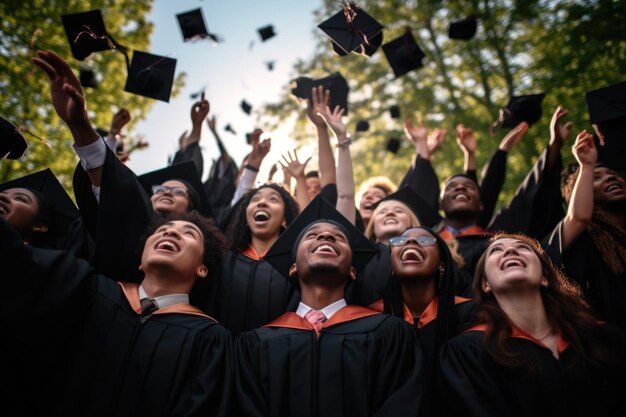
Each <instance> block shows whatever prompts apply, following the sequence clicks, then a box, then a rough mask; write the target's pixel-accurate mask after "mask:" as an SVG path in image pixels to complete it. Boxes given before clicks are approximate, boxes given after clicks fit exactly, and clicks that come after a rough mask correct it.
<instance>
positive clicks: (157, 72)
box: [124, 51, 176, 102]
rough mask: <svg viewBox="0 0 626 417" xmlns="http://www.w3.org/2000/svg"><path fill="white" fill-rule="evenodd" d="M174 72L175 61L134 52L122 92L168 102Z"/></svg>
mask: <svg viewBox="0 0 626 417" xmlns="http://www.w3.org/2000/svg"><path fill="white" fill-rule="evenodd" d="M175 71H176V60H175V59H173V58H168V57H164V56H160V55H153V54H149V53H147V52H141V51H135V52H134V53H133V60H132V61H131V63H130V68H129V70H128V78H127V79H126V86H125V87H124V91H128V92H129V93H134V94H139V95H141V96H145V97H150V98H154V99H157V100H161V101H165V102H169V101H170V94H171V93H172V85H173V84H174V72H175Z"/></svg>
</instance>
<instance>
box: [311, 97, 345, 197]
mask: <svg viewBox="0 0 626 417" xmlns="http://www.w3.org/2000/svg"><path fill="white" fill-rule="evenodd" d="M311 96H312V98H313V100H312V102H311V101H309V100H307V107H306V111H307V115H308V116H309V120H311V122H312V123H313V124H314V125H315V128H316V129H317V150H318V152H319V156H318V159H319V175H320V185H321V187H322V188H324V187H325V186H326V185H328V184H335V183H336V182H337V172H336V170H335V157H334V156H333V149H332V147H331V146H330V137H329V136H328V127H327V126H326V122H325V121H324V119H323V118H322V117H321V116H320V115H319V114H317V111H316V110H315V109H317V108H326V106H328V105H329V103H330V90H325V89H324V86H319V87H313V88H312V89H311Z"/></svg>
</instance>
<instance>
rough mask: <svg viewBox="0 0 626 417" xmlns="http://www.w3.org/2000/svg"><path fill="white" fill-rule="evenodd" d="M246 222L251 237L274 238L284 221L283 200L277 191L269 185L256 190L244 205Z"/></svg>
mask: <svg viewBox="0 0 626 417" xmlns="http://www.w3.org/2000/svg"><path fill="white" fill-rule="evenodd" d="M246 222H247V223H248V227H249V228H250V233H251V234H252V236H253V237H255V238H257V239H262V240H269V239H273V238H276V237H277V236H278V234H279V233H280V227H281V225H283V223H284V222H285V202H284V201H283V199H282V197H281V196H280V194H279V193H278V191H276V190H274V189H272V188H270V187H265V188H261V189H260V190H259V191H257V192H256V193H255V194H254V195H253V196H252V199H251V200H250V204H248V207H246Z"/></svg>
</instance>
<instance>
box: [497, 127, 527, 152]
mask: <svg viewBox="0 0 626 417" xmlns="http://www.w3.org/2000/svg"><path fill="white" fill-rule="evenodd" d="M528 127H529V126H528V123H526V122H521V123H520V124H518V125H517V126H515V127H514V128H513V129H511V131H510V132H509V133H507V134H506V136H505V137H504V139H502V141H500V145H499V146H498V149H500V150H501V151H504V152H508V151H510V150H511V149H513V147H514V146H515V145H517V144H518V143H519V141H520V140H521V139H522V138H523V137H524V135H525V134H526V132H528Z"/></svg>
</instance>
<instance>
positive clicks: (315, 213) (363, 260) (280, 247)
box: [264, 194, 378, 286]
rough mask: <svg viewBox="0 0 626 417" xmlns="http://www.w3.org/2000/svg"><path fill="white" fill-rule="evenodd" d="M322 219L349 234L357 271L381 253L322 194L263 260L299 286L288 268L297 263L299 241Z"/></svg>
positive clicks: (303, 211) (295, 220)
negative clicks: (296, 255)
mask: <svg viewBox="0 0 626 417" xmlns="http://www.w3.org/2000/svg"><path fill="white" fill-rule="evenodd" d="M323 220H331V221H333V222H336V223H339V224H340V225H341V226H342V227H343V228H344V229H345V230H346V231H347V234H348V236H347V237H348V242H349V243H350V248H352V266H353V267H354V268H355V269H356V270H357V272H358V271H360V270H361V269H363V268H364V267H365V265H367V263H368V262H369V261H370V260H371V259H372V257H374V256H375V255H376V254H377V253H378V249H377V247H376V246H374V244H373V243H372V242H370V241H369V240H368V239H367V238H366V237H365V235H364V234H363V233H361V232H360V231H359V230H358V229H357V228H356V227H354V226H353V225H352V223H350V222H349V221H348V220H347V219H346V218H345V217H343V216H342V215H341V213H339V212H338V211H337V210H336V209H335V208H334V207H333V206H332V205H331V204H330V203H329V202H328V201H326V200H325V199H324V198H323V197H322V196H321V194H318V195H317V196H316V197H315V198H314V199H313V200H311V202H310V203H309V204H308V205H307V206H306V207H305V209H304V210H302V212H301V213H300V214H299V215H298V217H296V218H295V219H294V220H293V221H292V222H291V224H290V225H289V227H288V228H287V230H285V231H284V232H283V233H282V234H281V235H280V237H279V238H278V240H277V241H276V242H275V243H274V244H273V245H272V247H271V248H270V250H269V251H268V252H267V254H266V255H265V258H264V259H265V260H266V261H267V262H269V263H270V265H272V266H273V267H274V269H276V270H277V271H278V272H280V273H281V274H282V275H283V276H284V277H285V278H287V280H288V281H289V282H291V283H292V284H294V285H296V286H298V281H297V279H294V278H293V277H290V276H289V269H290V268H291V265H293V264H294V263H295V261H296V260H295V253H296V251H297V249H298V243H299V240H300V239H299V238H300V237H301V235H302V233H303V232H304V231H305V230H306V229H308V227H309V226H310V225H311V224H312V223H317V222H319V221H323ZM346 278H347V277H346Z"/></svg>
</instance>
